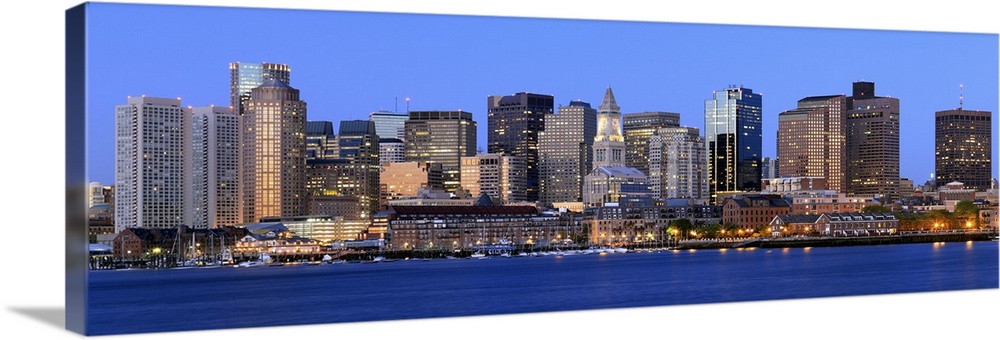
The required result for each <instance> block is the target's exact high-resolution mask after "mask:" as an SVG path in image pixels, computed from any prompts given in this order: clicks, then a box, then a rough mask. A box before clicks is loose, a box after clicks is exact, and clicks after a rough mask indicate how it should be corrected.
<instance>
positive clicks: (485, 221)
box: [388, 206, 580, 250]
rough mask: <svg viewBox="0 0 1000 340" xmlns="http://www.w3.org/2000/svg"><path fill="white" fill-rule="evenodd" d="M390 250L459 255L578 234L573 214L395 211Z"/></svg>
mask: <svg viewBox="0 0 1000 340" xmlns="http://www.w3.org/2000/svg"><path fill="white" fill-rule="evenodd" d="M392 209H393V214H392V215H393V216H392V218H391V219H389V221H388V222H389V227H388V229H389V230H390V234H391V241H390V242H389V244H390V247H391V248H392V249H396V250H431V249H433V250H459V249H475V248H477V246H478V247H483V246H484V245H497V244H507V245H512V246H515V247H522V246H524V247H531V246H548V245H550V244H553V243H560V242H562V241H563V240H566V239H571V238H572V236H574V235H578V234H579V233H580V227H579V225H578V224H575V223H573V219H572V218H571V217H570V216H571V214H565V215H559V216H555V215H550V214H542V213H540V212H539V211H538V209H536V208H535V207H532V206H393V207H392Z"/></svg>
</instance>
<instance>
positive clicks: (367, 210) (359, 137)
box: [337, 120, 381, 218]
mask: <svg viewBox="0 0 1000 340" xmlns="http://www.w3.org/2000/svg"><path fill="white" fill-rule="evenodd" d="M338 132H339V135H338V136H337V151H338V155H337V159H340V160H344V161H347V164H350V166H348V167H347V168H346V169H342V170H341V171H340V173H341V175H342V177H341V180H340V183H338V184H337V185H338V189H337V191H338V193H339V194H340V195H347V196H352V197H356V198H357V199H358V203H359V204H360V206H361V209H362V214H361V216H362V217H363V218H367V217H370V216H372V215H373V214H375V213H376V212H378V198H379V172H380V170H381V166H380V164H379V138H378V135H377V134H376V133H375V123H374V122H372V121H369V120H344V121H341V122H340V131H338ZM345 170H346V171H345Z"/></svg>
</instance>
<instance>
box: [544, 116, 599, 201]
mask: <svg viewBox="0 0 1000 340" xmlns="http://www.w3.org/2000/svg"><path fill="white" fill-rule="evenodd" d="M596 135H597V110H595V109H593V108H591V107H590V104H589V103H586V102H582V101H571V102H570V103H569V105H568V106H559V109H558V113H557V114H554V115H551V116H548V117H546V118H545V130H544V131H542V132H540V133H539V134H538V177H539V181H538V183H539V184H538V186H539V200H540V201H541V202H543V203H553V202H582V200H583V192H582V190H583V176H586V175H587V173H589V172H590V170H593V169H594V167H593V165H594V150H593V146H594V137H595V136H596Z"/></svg>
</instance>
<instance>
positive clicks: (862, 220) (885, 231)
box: [768, 213, 899, 237]
mask: <svg viewBox="0 0 1000 340" xmlns="http://www.w3.org/2000/svg"><path fill="white" fill-rule="evenodd" d="M768 225H769V228H770V229H771V235H772V236H775V237H782V236H793V235H824V236H848V237H850V236H879V235H894V234H897V233H898V232H899V220H898V219H896V216H895V215H893V214H890V213H842V214H836V213H827V214H820V215H781V216H775V217H774V219H773V220H772V221H771V222H770V223H769V224H768Z"/></svg>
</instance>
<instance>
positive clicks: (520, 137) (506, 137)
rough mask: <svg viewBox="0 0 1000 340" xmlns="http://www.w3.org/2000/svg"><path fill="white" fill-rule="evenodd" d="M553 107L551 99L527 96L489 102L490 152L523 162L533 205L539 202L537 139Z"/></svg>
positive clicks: (528, 194)
mask: <svg viewBox="0 0 1000 340" xmlns="http://www.w3.org/2000/svg"><path fill="white" fill-rule="evenodd" d="M554 103H555V100H554V98H553V97H552V96H551V95H545V94H535V93H527V92H520V93H516V94H513V95H506V96H489V97H488V98H487V117H488V118H487V119H488V120H487V131H488V133H489V135H488V136H487V152H489V153H496V154H503V155H509V156H517V157H522V158H524V160H525V163H526V164H527V166H528V170H527V188H528V191H527V196H528V200H529V201H531V202H534V201H538V188H539V177H538V162H539V161H538V139H539V138H538V135H539V133H540V132H542V131H544V130H545V119H547V118H548V116H551V115H552V113H553V109H554V105H555V104H554Z"/></svg>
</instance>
